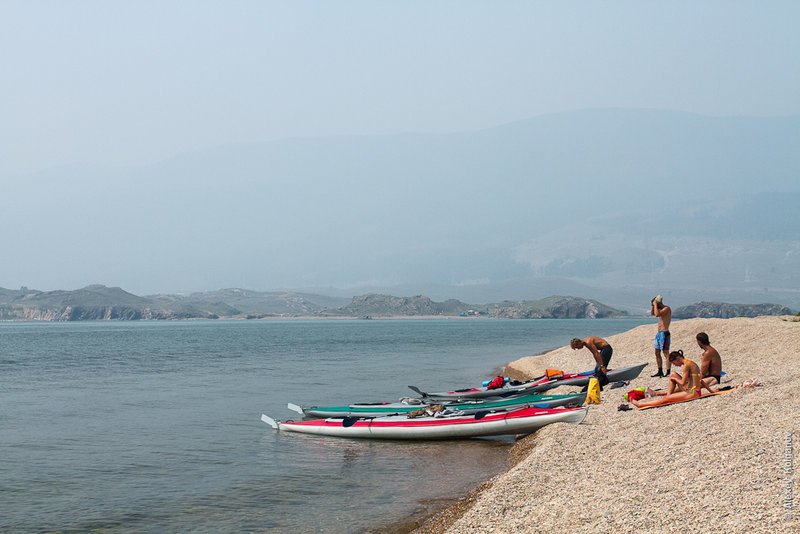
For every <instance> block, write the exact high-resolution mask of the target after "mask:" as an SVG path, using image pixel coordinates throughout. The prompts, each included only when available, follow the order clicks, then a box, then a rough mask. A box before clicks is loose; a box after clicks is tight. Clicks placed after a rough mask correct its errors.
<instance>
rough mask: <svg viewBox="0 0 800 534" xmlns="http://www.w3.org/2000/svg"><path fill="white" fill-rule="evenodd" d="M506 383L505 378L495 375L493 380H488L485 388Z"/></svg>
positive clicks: (496, 387) (495, 387) (497, 387)
mask: <svg viewBox="0 0 800 534" xmlns="http://www.w3.org/2000/svg"><path fill="white" fill-rule="evenodd" d="M505 385H506V379H505V377H502V376H497V377H495V379H494V380H492V381H491V382H489V385H488V386H486V389H499V388H501V387H503V386H505Z"/></svg>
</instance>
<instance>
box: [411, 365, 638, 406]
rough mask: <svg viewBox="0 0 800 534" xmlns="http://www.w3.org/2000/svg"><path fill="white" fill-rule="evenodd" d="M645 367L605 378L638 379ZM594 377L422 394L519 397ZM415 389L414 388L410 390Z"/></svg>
mask: <svg viewBox="0 0 800 534" xmlns="http://www.w3.org/2000/svg"><path fill="white" fill-rule="evenodd" d="M646 366H647V364H646V363H641V364H639V365H632V366H630V367H623V368H620V369H612V370H611V371H609V372H608V373H606V376H607V377H608V380H609V381H610V382H618V381H621V380H633V379H634V378H636V377H638V376H639V374H640V373H641V372H642V369H644V368H645V367H646ZM593 377H594V371H587V372H585V373H580V374H574V375H566V376H564V377H563V378H557V379H554V380H547V379H546V378H541V379H538V380H531V381H528V382H523V383H521V384H517V385H511V384H508V385H506V386H504V387H502V388H499V389H486V388H485V387H480V388H472V389H463V390H458V391H442V392H437V393H423V396H424V397H425V398H430V399H480V398H483V397H490V396H493V395H498V394H506V393H509V392H516V393H518V394H520V395H523V394H532V393H541V392H543V391H547V390H549V389H553V388H557V387H559V386H585V385H587V384H589V380H590V379H591V378H593ZM412 389H415V390H416V388H412Z"/></svg>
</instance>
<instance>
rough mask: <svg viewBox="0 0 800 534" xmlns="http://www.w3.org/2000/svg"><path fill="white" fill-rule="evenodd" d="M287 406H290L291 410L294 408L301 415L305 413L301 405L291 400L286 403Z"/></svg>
mask: <svg viewBox="0 0 800 534" xmlns="http://www.w3.org/2000/svg"><path fill="white" fill-rule="evenodd" d="M286 407H287V408H289V409H290V410H292V411H293V412H297V413H299V414H300V415H303V409H302V408H301V407H300V406H298V405H296V404H292V403H291V402H290V403H289V404H287V405H286Z"/></svg>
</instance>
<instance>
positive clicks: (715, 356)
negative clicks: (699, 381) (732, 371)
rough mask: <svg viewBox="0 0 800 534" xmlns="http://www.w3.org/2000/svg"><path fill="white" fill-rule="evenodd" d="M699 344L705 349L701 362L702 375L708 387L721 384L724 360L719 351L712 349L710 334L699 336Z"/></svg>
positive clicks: (703, 333)
mask: <svg viewBox="0 0 800 534" xmlns="http://www.w3.org/2000/svg"><path fill="white" fill-rule="evenodd" d="M696 337H697V344H698V345H700V348H701V349H703V356H702V360H700V374H702V376H703V382H704V383H705V385H706V386H714V385H716V384H719V381H720V378H722V358H720V356H719V352H717V349H715V348H714V347H712V346H711V345H710V344H709V341H708V334H706V333H705V332H700V333H699V334H697V336H696Z"/></svg>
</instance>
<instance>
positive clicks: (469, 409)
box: [288, 393, 586, 417]
mask: <svg viewBox="0 0 800 534" xmlns="http://www.w3.org/2000/svg"><path fill="white" fill-rule="evenodd" d="M584 400H586V393H576V394H572V395H520V396H514V397H510V398H503V399H497V400H492V399H474V400H470V401H461V402H447V401H445V402H442V403H441V404H443V405H444V406H446V407H447V408H450V409H452V410H459V411H461V412H463V413H464V414H467V415H468V414H474V413H477V412H479V411H484V410H512V409H516V408H522V407H525V406H535V407H537V408H555V407H557V406H580V405H582V404H583V402H584ZM433 404H435V403H432V402H430V401H428V402H422V401H420V400H419V399H408V400H404V401H400V402H377V403H356V404H348V405H345V406H331V407H328V408H320V407H317V406H312V407H310V408H303V407H301V406H298V405H296V404H291V403H290V404H289V405H288V407H289V409H290V410H294V411H296V412H298V413H301V414H303V415H304V416H306V417H350V416H362V417H379V416H381V415H387V414H405V413H408V412H413V411H414V410H419V409H422V408H425V407H426V406H432V405H433Z"/></svg>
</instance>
